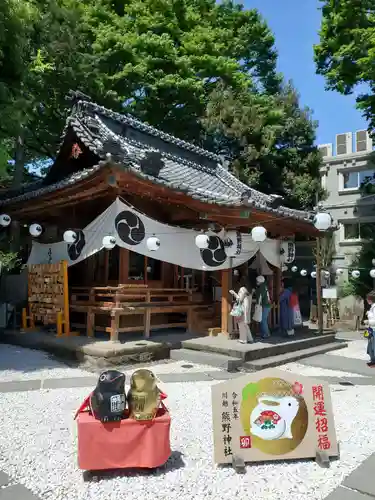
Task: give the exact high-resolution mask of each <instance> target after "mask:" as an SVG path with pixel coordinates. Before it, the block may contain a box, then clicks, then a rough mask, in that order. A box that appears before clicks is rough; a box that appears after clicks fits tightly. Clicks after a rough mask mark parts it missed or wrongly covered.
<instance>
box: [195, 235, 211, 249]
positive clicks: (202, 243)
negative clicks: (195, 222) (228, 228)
mask: <svg viewBox="0 0 375 500" xmlns="http://www.w3.org/2000/svg"><path fill="white" fill-rule="evenodd" d="M209 243H210V239H209V237H208V236H207V234H204V233H201V234H198V236H196V237H195V244H196V245H197V247H198V248H199V249H200V250H204V249H205V248H208V245H209Z"/></svg>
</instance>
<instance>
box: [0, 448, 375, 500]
mask: <svg viewBox="0 0 375 500" xmlns="http://www.w3.org/2000/svg"><path fill="white" fill-rule="evenodd" d="M374 471H375V453H374V454H373V455H371V456H370V457H369V458H368V459H367V460H365V461H364V462H362V464H361V465H360V466H359V467H358V468H357V469H355V470H354V471H353V472H352V473H351V474H349V476H348V477H347V478H345V479H344V481H343V483H342V484H341V486H339V487H338V488H336V489H335V490H333V492H332V493H331V494H330V495H328V497H326V498H325V500H373V499H374V498H375V480H374ZM0 498H1V497H0Z"/></svg>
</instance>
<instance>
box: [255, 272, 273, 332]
mask: <svg viewBox="0 0 375 500" xmlns="http://www.w3.org/2000/svg"><path fill="white" fill-rule="evenodd" d="M256 283H257V288H256V292H255V303H256V306H258V307H261V308H262V317H261V321H260V325H259V326H260V335H261V337H262V339H267V338H269V337H270V336H271V334H270V329H269V327H268V316H269V314H270V311H271V303H270V295H269V292H268V288H267V283H266V280H265V278H264V276H257V278H256Z"/></svg>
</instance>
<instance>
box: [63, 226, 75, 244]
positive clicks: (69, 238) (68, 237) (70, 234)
mask: <svg viewBox="0 0 375 500" xmlns="http://www.w3.org/2000/svg"><path fill="white" fill-rule="evenodd" d="M63 238H64V241H65V242H66V243H75V242H76V241H77V238H78V235H77V233H76V232H75V231H72V230H71V229H68V231H65V233H64V236H63Z"/></svg>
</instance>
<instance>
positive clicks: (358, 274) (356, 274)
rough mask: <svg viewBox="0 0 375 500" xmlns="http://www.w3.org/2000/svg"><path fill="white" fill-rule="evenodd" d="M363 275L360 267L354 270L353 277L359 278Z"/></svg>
mask: <svg viewBox="0 0 375 500" xmlns="http://www.w3.org/2000/svg"><path fill="white" fill-rule="evenodd" d="M360 276H361V273H360V272H359V271H358V269H355V270H354V271H352V278H355V279H357V278H359V277H360Z"/></svg>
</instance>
